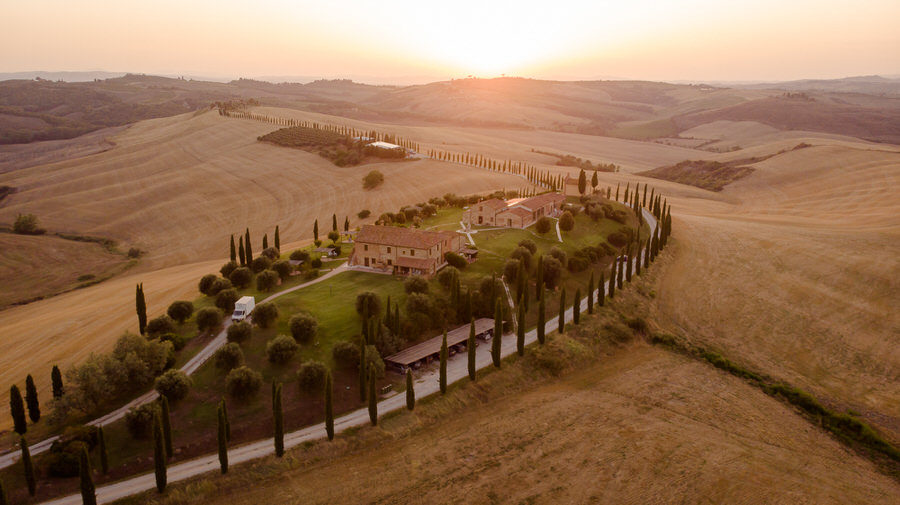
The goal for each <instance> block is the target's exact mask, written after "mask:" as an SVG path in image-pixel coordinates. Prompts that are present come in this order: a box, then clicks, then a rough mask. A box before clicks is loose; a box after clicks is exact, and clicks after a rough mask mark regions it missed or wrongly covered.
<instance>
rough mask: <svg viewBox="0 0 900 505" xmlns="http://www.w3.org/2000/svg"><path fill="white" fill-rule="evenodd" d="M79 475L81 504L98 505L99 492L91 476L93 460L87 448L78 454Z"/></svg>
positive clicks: (83, 448)
mask: <svg viewBox="0 0 900 505" xmlns="http://www.w3.org/2000/svg"><path fill="white" fill-rule="evenodd" d="M103 473H106V472H103ZM78 474H79V475H80V481H81V503H83V504H84V505H96V503H97V491H96V488H95V487H94V477H93V476H92V475H91V460H90V458H88V453H87V447H85V446H82V447H81V452H80V453H79V454H78Z"/></svg>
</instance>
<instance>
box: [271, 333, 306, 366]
mask: <svg viewBox="0 0 900 505" xmlns="http://www.w3.org/2000/svg"><path fill="white" fill-rule="evenodd" d="M299 349H300V346H299V345H297V342H295V341H294V339H292V338H291V337H289V336H287V335H278V336H276V337H275V338H273V339H272V340H270V341H269V343H267V344H266V358H268V360H269V362H270V363H275V364H278V365H283V364H285V363H287V362H288V361H290V360H291V358H293V357H294V355H295V354H297V351H298V350H299Z"/></svg>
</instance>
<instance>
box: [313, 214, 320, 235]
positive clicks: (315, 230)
mask: <svg viewBox="0 0 900 505" xmlns="http://www.w3.org/2000/svg"><path fill="white" fill-rule="evenodd" d="M313 240H319V220H318V219H316V222H315V223H313Z"/></svg>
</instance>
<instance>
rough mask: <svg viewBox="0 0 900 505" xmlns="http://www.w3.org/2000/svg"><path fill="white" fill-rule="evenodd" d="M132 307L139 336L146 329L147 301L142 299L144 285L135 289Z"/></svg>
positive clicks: (139, 285)
mask: <svg viewBox="0 0 900 505" xmlns="http://www.w3.org/2000/svg"><path fill="white" fill-rule="evenodd" d="M134 305H135V310H136V311H137V316H138V331H139V332H140V334H141V335H143V334H144V331H146V329H147V301H146V300H145V299H144V285H143V284H138V285H137V287H135V294H134Z"/></svg>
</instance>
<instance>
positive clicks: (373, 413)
mask: <svg viewBox="0 0 900 505" xmlns="http://www.w3.org/2000/svg"><path fill="white" fill-rule="evenodd" d="M369 421H371V423H372V426H377V425H378V398H377V397H376V396H375V366H374V365H369Z"/></svg>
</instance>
